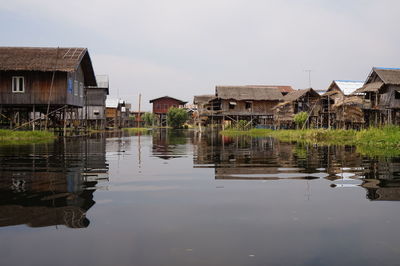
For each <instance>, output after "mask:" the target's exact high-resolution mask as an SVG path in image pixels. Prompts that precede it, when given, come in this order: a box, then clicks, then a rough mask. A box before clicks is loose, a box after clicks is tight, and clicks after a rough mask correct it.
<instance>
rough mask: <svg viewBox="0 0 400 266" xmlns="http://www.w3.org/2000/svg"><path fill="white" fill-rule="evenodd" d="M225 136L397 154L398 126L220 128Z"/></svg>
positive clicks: (398, 152) (373, 153)
mask: <svg viewBox="0 0 400 266" xmlns="http://www.w3.org/2000/svg"><path fill="white" fill-rule="evenodd" d="M221 134H223V135H226V136H238V135H248V136H253V137H274V138H277V139H279V140H281V141H286V142H299V143H309V144H319V145H351V146H356V147H357V150H358V151H359V152H360V153H363V154H367V155H387V156H389V155H390V156H392V155H393V156H394V155H400V149H399V148H400V127H399V126H386V127H383V128H369V129H364V130H360V131H356V130H343V129H332V130H327V129H305V130H271V129H250V130H247V131H240V130H224V131H222V132H221Z"/></svg>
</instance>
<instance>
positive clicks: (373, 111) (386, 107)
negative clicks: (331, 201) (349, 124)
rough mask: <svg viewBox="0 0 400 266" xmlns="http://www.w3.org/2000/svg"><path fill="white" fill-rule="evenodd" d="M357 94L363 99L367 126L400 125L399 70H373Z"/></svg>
mask: <svg viewBox="0 0 400 266" xmlns="http://www.w3.org/2000/svg"><path fill="white" fill-rule="evenodd" d="M355 93H356V94H357V95H358V96H359V97H361V98H362V99H363V104H362V109H363V111H364V114H365V122H366V125H367V126H379V125H387V124H396V125H399V124H400V69H399V68H373V69H372V71H371V73H370V75H369V76H368V78H367V81H366V82H365V85H364V86H363V87H362V88H360V89H358V90H357V91H356V92H355Z"/></svg>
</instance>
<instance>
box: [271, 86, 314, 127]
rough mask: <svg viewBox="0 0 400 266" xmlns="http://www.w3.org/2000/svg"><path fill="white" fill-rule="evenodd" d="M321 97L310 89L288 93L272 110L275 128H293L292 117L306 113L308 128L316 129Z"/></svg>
mask: <svg viewBox="0 0 400 266" xmlns="http://www.w3.org/2000/svg"><path fill="white" fill-rule="evenodd" d="M320 98H321V96H320V95H319V94H318V93H317V92H316V91H315V90H313V89H312V88H309V89H304V90H296V91H292V92H289V93H288V94H287V95H285V96H284V98H283V100H284V101H283V102H281V103H279V104H277V105H276V106H275V107H274V108H273V110H274V123H275V127H276V128H294V126H295V124H294V116H295V115H296V114H297V113H300V112H307V113H308V115H309V118H308V120H307V124H306V125H307V126H308V127H312V126H314V127H318V126H319V124H320V121H319V119H318V118H319V112H320V109H321V105H320Z"/></svg>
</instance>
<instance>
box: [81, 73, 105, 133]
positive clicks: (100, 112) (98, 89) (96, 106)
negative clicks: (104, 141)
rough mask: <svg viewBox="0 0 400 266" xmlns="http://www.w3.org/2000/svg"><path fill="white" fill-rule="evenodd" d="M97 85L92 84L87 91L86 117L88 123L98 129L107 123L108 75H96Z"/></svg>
mask: <svg viewBox="0 0 400 266" xmlns="http://www.w3.org/2000/svg"><path fill="white" fill-rule="evenodd" d="M96 81H97V86H95V87H93V86H90V87H88V88H87V91H86V106H85V108H84V111H83V112H84V115H83V116H84V117H85V119H87V121H88V124H89V125H90V126H91V127H93V128H96V129H104V128H105V125H106V99H107V95H108V94H109V81H108V76H107V75H96Z"/></svg>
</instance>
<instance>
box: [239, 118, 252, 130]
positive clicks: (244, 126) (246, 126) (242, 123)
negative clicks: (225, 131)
mask: <svg viewBox="0 0 400 266" xmlns="http://www.w3.org/2000/svg"><path fill="white" fill-rule="evenodd" d="M236 128H237V129H239V130H246V129H249V128H250V123H249V122H247V121H246V120H239V121H238V122H237V124H236Z"/></svg>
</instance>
